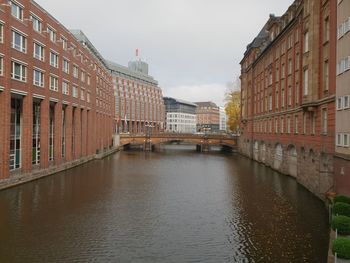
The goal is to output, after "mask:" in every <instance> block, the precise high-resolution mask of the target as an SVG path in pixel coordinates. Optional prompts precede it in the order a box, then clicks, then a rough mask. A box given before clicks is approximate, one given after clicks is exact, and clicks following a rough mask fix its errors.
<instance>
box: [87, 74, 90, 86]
mask: <svg viewBox="0 0 350 263" xmlns="http://www.w3.org/2000/svg"><path fill="white" fill-rule="evenodd" d="M90 83H91V77H90V75H88V76H87V84H88V85H90Z"/></svg>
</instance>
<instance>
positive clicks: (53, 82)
mask: <svg viewBox="0 0 350 263" xmlns="http://www.w3.org/2000/svg"><path fill="white" fill-rule="evenodd" d="M50 90H53V91H58V78H57V77H55V76H52V75H51V76H50Z"/></svg>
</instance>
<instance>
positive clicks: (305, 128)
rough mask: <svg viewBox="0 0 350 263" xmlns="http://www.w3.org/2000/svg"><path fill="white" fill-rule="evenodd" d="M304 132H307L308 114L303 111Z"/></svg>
mask: <svg viewBox="0 0 350 263" xmlns="http://www.w3.org/2000/svg"><path fill="white" fill-rule="evenodd" d="M302 132H303V134H307V114H306V113H303V131H302Z"/></svg>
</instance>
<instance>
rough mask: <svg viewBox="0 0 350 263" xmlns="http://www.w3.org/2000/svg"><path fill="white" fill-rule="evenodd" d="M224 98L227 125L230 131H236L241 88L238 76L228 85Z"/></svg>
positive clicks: (237, 128) (239, 110)
mask: <svg viewBox="0 0 350 263" xmlns="http://www.w3.org/2000/svg"><path fill="white" fill-rule="evenodd" d="M225 100H226V104H225V112H226V115H227V126H228V128H229V129H230V130H231V131H232V132H238V130H239V124H240V121H241V90H240V79H239V78H238V77H237V78H236V81H235V82H234V83H232V84H230V85H229V87H228V91H227V92H226V99H225Z"/></svg>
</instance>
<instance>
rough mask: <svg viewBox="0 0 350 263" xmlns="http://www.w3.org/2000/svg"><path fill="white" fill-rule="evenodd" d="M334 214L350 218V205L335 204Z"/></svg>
mask: <svg viewBox="0 0 350 263" xmlns="http://www.w3.org/2000/svg"><path fill="white" fill-rule="evenodd" d="M333 214H335V215H340V216H348V217H350V205H349V204H347V203H342V202H339V203H335V204H334V206H333Z"/></svg>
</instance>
